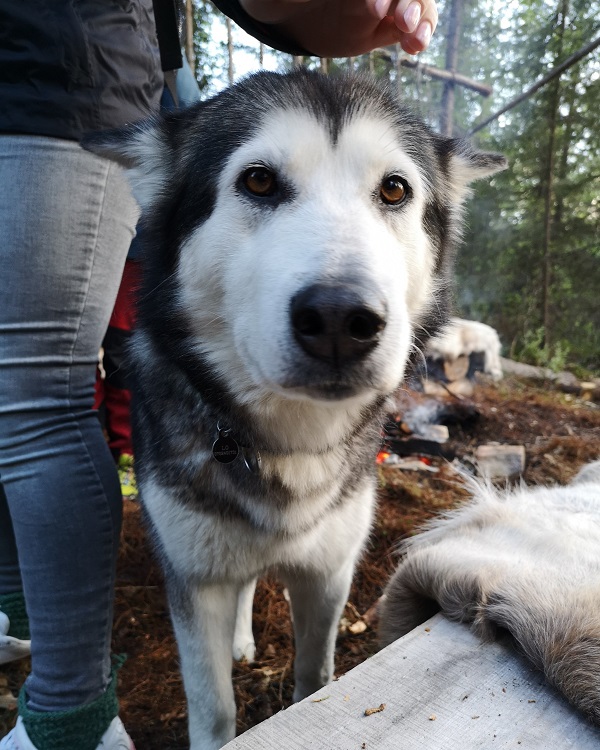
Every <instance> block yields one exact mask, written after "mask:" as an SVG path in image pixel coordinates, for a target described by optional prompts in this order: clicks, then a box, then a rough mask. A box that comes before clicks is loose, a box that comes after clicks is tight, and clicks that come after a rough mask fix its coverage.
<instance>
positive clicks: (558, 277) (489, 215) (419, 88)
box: [180, 0, 600, 376]
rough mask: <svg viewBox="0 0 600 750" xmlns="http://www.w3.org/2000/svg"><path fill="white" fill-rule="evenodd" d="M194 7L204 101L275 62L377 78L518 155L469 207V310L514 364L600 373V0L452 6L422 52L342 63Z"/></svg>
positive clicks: (436, 119)
mask: <svg viewBox="0 0 600 750" xmlns="http://www.w3.org/2000/svg"><path fill="white" fill-rule="evenodd" d="M180 2H181V4H182V11H183V17H184V18H186V23H185V27H184V29H183V30H182V37H183V38H184V40H186V45H185V46H186V54H187V56H188V59H189V60H190V63H191V65H192V68H193V70H194V72H195V75H196V78H197V80H198V84H199V86H200V89H201V92H202V95H203V96H208V95H210V94H212V93H215V92H216V91H218V90H219V89H221V88H223V87H224V86H226V85H227V84H228V83H231V82H233V81H234V80H236V79H237V78H238V77H240V76H241V75H245V74H247V73H249V72H251V71H252V70H258V69H260V68H262V67H267V68H269V69H271V70H287V69H290V68H291V67H292V66H293V65H298V64H303V65H306V66H308V67H311V68H321V69H323V70H324V71H325V72H334V71H335V70H336V69H354V70H366V71H370V72H371V73H373V74H374V75H376V76H378V77H380V78H383V79H386V80H388V81H389V82H390V83H391V84H392V85H393V86H394V87H395V88H396V89H397V91H398V93H399V95H400V97H401V98H402V99H403V100H404V101H405V102H409V103H410V104H411V105H412V106H413V108H414V109H415V110H416V111H417V112H419V113H420V114H421V115H422V117H423V118H424V119H425V120H426V121H427V122H429V124H430V125H432V127H434V128H435V129H437V130H440V131H441V132H444V133H445V134H447V135H452V136H456V137H461V136H469V137H472V138H473V140H474V141H475V143H476V144H477V146H479V147H480V148H482V149H486V150H493V151H500V152H502V153H504V154H505V155H506V156H507V157H508V160H509V163H510V168H509V170H507V171H506V172H504V173H502V174H500V175H498V176H496V177H495V178H494V179H492V180H491V181H489V182H483V183H481V184H478V185H477V186H476V188H475V193H474V197H473V199H472V200H471V202H470V204H469V212H468V216H467V224H466V229H465V241H464V243H463V245H462V247H461V249H460V252H459V256H458V264H457V275H456V280H455V307H456V311H457V312H458V314H459V315H461V316H462V317H466V318H470V319H474V320H481V321H483V322H486V323H488V324H490V325H492V326H494V327H495V328H496V329H497V330H498V332H499V334H500V338H501V340H502V342H503V348H504V352H503V353H504V354H505V355H506V356H510V357H513V358H516V359H521V360H523V361H526V362H529V363H531V364H537V365H544V366H549V367H551V368H553V369H556V370H559V369H571V370H574V371H575V372H576V373H578V374H579V375H581V376H586V375H589V374H590V373H598V372H599V371H600V0H509V2H507V3H504V4H502V3H498V4H497V3H494V2H492V0H439V3H438V7H439V10H440V22H439V26H438V29H437V31H436V33H435V35H434V37H433V40H432V44H431V46H430V48H429V49H428V50H427V52H425V53H423V54H421V55H419V56H418V58H410V57H408V56H407V55H405V54H404V53H403V52H402V50H401V49H400V48H399V46H397V47H387V48H385V49H379V50H375V51H374V52H372V53H371V54H369V55H364V56H361V57H356V58H347V59H335V60H330V59H321V60H320V59H318V58H292V57H291V56H290V55H285V54H282V53H277V52H274V51H272V50H270V49H268V48H265V47H264V46H263V45H260V44H259V43H258V42H256V41H255V40H253V39H252V38H251V37H249V36H248V35H247V34H245V33H244V32H242V31H241V30H240V29H238V28H237V27H235V25H234V24H232V22H231V21H229V19H226V18H225V17H224V16H222V15H221V14H220V13H219V12H218V11H217V10H216V9H215V8H214V6H213V5H212V4H211V3H210V2H208V1H207V0H180ZM581 51H583V52H584V54H583V55H582V56H581V58H580V59H579V60H578V61H577V62H575V63H574V64H569V61H570V60H571V58H573V57H576V53H578V52H581ZM415 61H418V65H416V66H415ZM565 61H566V62H567V64H568V65H567V66H566V67H565V69H564V70H563V71H562V72H561V73H560V74H559V75H555V76H554V77H551V78H550V80H548V82H547V83H545V84H544V85H542V86H540V87H539V88H537V90H535V91H533V92H532V93H530V94H529V95H528V96H526V97H524V98H523V100H522V101H520V102H519V103H518V104H516V106H512V107H511V108H509V109H507V110H506V111H505V112H504V113H503V114H500V115H499V116H496V117H494V118H493V119H492V120H491V122H489V123H488V124H485V121H486V120H487V119H488V118H490V117H491V116H493V115H494V114H497V113H498V112H500V111H501V110H503V109H504V108H506V107H508V106H510V105H511V104H513V103H514V101H515V99H517V98H518V97H519V96H520V95H521V94H523V93H524V92H525V93H526V92H528V90H529V89H531V88H535V84H536V83H539V82H541V81H543V80H544V79H545V78H546V77H547V76H548V74H549V73H551V72H552V71H553V70H555V69H556V68H557V67H558V66H560V65H561V63H563V62H565ZM448 71H450V74H449V75H448ZM478 125H483V127H481V128H480V129H477V128H478ZM476 129H477V130H476ZM474 130H476V132H473V131H474Z"/></svg>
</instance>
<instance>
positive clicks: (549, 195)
mask: <svg viewBox="0 0 600 750" xmlns="http://www.w3.org/2000/svg"><path fill="white" fill-rule="evenodd" d="M568 9H569V0H560V6H559V9H558V20H557V27H558V34H559V35H558V50H557V52H556V57H555V60H556V61H558V60H560V58H561V57H562V50H563V40H564V33H565V22H566V16H567V13H568ZM559 107H560V76H557V77H556V78H555V79H554V81H553V85H552V89H551V91H550V102H549V109H548V157H547V160H546V170H545V180H544V182H545V193H544V232H543V239H542V303H541V304H542V325H543V327H544V341H543V345H544V347H546V348H547V347H549V346H550V344H551V340H552V335H551V334H552V330H551V329H552V319H551V310H550V308H551V296H552V295H551V284H552V206H553V204H554V165H555V151H556V125H557V121H558V109H559Z"/></svg>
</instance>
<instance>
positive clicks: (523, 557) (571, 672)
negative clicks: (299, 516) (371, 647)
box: [379, 461, 600, 725]
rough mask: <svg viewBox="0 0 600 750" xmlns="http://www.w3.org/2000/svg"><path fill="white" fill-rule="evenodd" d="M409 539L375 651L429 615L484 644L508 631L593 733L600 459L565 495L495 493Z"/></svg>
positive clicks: (485, 487) (481, 493) (597, 719)
mask: <svg viewBox="0 0 600 750" xmlns="http://www.w3.org/2000/svg"><path fill="white" fill-rule="evenodd" d="M471 483H472V492H473V497H472V500H471V501H470V502H469V503H468V504H467V505H465V506H464V507H462V508H460V509H459V510H457V511H454V512H451V513H449V514H447V515H445V516H444V517H441V518H439V519H437V520H435V521H433V522H432V523H430V524H429V526H428V527H427V528H426V529H425V530H424V531H423V532H422V533H420V534H418V535H417V536H415V537H413V538H412V539H410V540H408V541H407V542H406V543H405V545H404V548H403V559H402V561H401V563H400V565H399V567H398V569H397V570H396V572H395V574H394V575H393V577H392V578H391V580H390V582H389V583H388V585H387V588H386V591H385V594H384V598H383V601H382V605H381V619H380V631H379V632H380V640H381V643H382V645H387V644H389V643H390V642H391V641H393V640H394V639H396V638H399V637H400V636H402V635H404V634H405V633H407V632H408V631H409V630H411V629H412V628H414V627H416V626H417V625H419V624H420V623H422V622H424V621H425V620H426V619H428V618H429V617H430V616H432V615H433V614H434V613H435V612H437V611H440V610H441V611H442V612H443V614H445V615H446V616H447V617H449V618H450V619H452V620H457V621H460V622H466V623H471V624H472V627H473V629H474V630H475V632H477V633H478V634H479V635H480V636H481V637H483V638H484V639H491V638H493V637H494V635H495V634H496V632H497V631H498V630H499V629H502V631H508V633H510V635H511V636H512V638H513V639H514V641H515V643H516V644H517V646H518V647H519V649H520V650H521V651H522V652H523V653H524V654H525V656H526V657H527V658H528V659H529V660H530V661H531V662H533V664H534V665H535V666H536V667H538V668H539V669H541V670H542V671H543V672H544V674H545V676H546V678H547V679H548V681H549V682H550V683H551V684H552V685H554V686H555V687H556V688H558V690H560V691H561V692H562V693H563V694H564V696H565V697H566V698H567V699H568V700H569V701H570V702H571V703H572V704H573V705H574V706H575V707H576V708H578V709H579V710H580V711H582V712H583V713H584V714H585V715H586V716H587V717H588V718H589V719H591V720H592V721H593V723H594V724H597V725H600V461H596V462H594V463H593V464H590V465H588V466H586V467H584V468H583V469H582V470H581V472H580V473H579V474H578V475H577V476H576V477H575V479H574V480H573V482H571V484H569V485H567V486H565V487H536V488H526V487H521V488H520V489H517V490H515V491H498V490H495V489H494V488H493V487H492V486H491V485H490V484H481V483H476V482H475V481H474V480H471Z"/></svg>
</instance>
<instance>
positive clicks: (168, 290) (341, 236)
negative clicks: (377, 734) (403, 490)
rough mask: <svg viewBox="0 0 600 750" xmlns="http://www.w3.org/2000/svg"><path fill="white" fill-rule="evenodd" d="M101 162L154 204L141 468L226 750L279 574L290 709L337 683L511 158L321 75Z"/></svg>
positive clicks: (237, 102) (270, 85)
mask: <svg viewBox="0 0 600 750" xmlns="http://www.w3.org/2000/svg"><path fill="white" fill-rule="evenodd" d="M87 147H88V148H89V149H90V150H93V151H95V152H96V153H98V154H102V155H104V156H108V157H111V158H113V159H116V160H118V161H120V163H122V164H123V165H124V166H125V167H126V168H127V169H128V170H129V176H130V180H131V184H132V187H133V190H134V193H135V195H136V197H137V199H138V202H139V204H140V206H141V208H142V236H143V237H144V241H145V243H146V256H145V261H146V264H145V265H146V268H145V281H144V285H143V289H142V291H141V300H140V306H139V320H138V327H137V331H136V333H135V335H134V343H133V349H132V359H133V363H132V369H133V376H134V381H133V390H134V407H133V408H134V430H135V451H136V470H137V474H138V481H139V486H140V490H141V497H142V500H143V504H144V508H145V511H146V514H147V517H148V520H149V524H150V528H151V530H152V534H153V537H154V542H155V545H156V549H157V550H158V554H159V556H160V558H161V560H162V564H163V567H164V570H165V576H166V582H167V588H168V595H169V602H170V607H171V613H172V619H173V623H174V628H175V633H176V636H177V640H178V645H179V650H180V655H181V665H182V671H183V678H184V684H185V690H186V694H187V700H188V709H189V731H190V742H191V747H192V748H193V750H213V749H215V748H218V747H220V746H221V745H223V744H224V743H226V742H227V741H228V740H230V739H231V738H232V737H233V736H234V730H235V704H234V697H233V689H232V684H231V659H232V653H233V648H234V635H235V653H236V655H238V656H240V655H246V656H248V657H250V658H251V657H252V656H253V651H254V642H253V638H252V631H251V617H250V614H249V607H250V606H251V601H252V592H253V586H254V581H255V579H256V577H257V576H260V575H261V574H263V573H264V572H265V571H266V570H273V571H275V572H276V573H277V574H278V575H279V576H280V577H281V578H282V579H283V581H284V582H285V584H286V585H287V587H288V589H289V593H290V597H291V608H292V615H293V621H294V631H295V642H296V660H295V692H294V699H295V700H300V699H301V698H303V697H305V696H306V695H309V694H310V693H312V692H314V691H315V690H317V689H318V688H320V687H321V686H322V685H324V684H325V683H326V682H328V681H329V680H331V678H332V675H333V656H334V642H335V636H336V631H337V626H338V620H339V617H340V614H341V612H342V609H343V607H344V605H345V603H346V599H347V595H348V590H349V586H350V581H351V578H352V573H353V569H354V566H355V563H356V560H357V558H358V556H359V555H360V553H361V550H362V549H363V546H364V544H365V540H366V538H367V536H368V534H369V529H370V526H371V520H372V516H373V509H374V503H375V478H374V456H375V453H376V451H377V447H378V444H379V441H380V436H379V425H380V418H381V413H382V408H383V404H384V401H385V399H386V397H387V396H388V395H389V394H390V393H392V392H393V391H394V390H395V389H396V388H397V387H398V385H399V383H400V382H401V380H402V377H403V373H404V370H405V366H406V363H407V360H408V359H409V355H410V354H411V351H412V350H413V349H414V348H415V343H414V342H415V339H420V340H425V338H426V336H427V334H428V332H429V329H430V328H435V327H436V326H437V325H438V324H439V323H440V322H441V320H443V317H444V311H445V307H446V301H445V300H446V296H447V287H448V277H449V274H450V269H451V260H452V252H453V244H454V242H455V240H456V239H457V235H458V233H459V224H460V212H461V211H460V207H461V204H462V203H463V201H464V199H465V197H466V196H467V194H468V187H467V186H468V183H469V182H470V181H472V180H474V179H477V178H481V177H485V176H487V175H491V174H493V173H494V172H496V171H498V170H500V169H502V168H504V166H505V161H504V158H503V157H502V156H499V155H497V154H484V153H478V152H476V151H474V150H473V149H472V148H471V147H470V146H469V145H468V144H467V143H464V142H462V141H458V140H448V139H444V138H441V137H440V136H437V135H435V134H434V133H433V132H432V131H431V130H430V129H429V128H428V127H427V126H426V125H424V124H423V123H422V122H421V121H420V120H419V119H417V118H416V117H414V116H413V115H412V114H411V113H410V112H409V111H407V110H406V109H404V108H403V107H402V106H400V105H399V104H398V103H397V101H396V100H395V98H394V97H393V95H391V94H389V93H387V92H386V91H384V90H382V89H381V88H379V87H378V86H377V85H376V84H375V83H373V82H372V81H370V80H366V79H362V78H358V77H344V78H337V79H333V78H329V77H325V76H322V75H320V74H316V73H309V72H306V71H298V72H293V73H291V74H287V75H280V74H275V73H259V74H257V75H254V76H251V77H249V78H247V79H246V80H244V81H243V82H241V83H240V84H238V85H235V86H233V87H232V88H230V89H228V90H226V91H224V92H222V93H220V94H218V95H217V96H215V97H214V98H212V99H210V100H208V101H205V102H202V103H199V104H198V105H195V106H193V107H191V108H190V109H188V110H185V111H182V112H179V113H175V114H167V115H164V116H162V117H161V118H160V119H157V120H154V121H151V122H148V123H145V124H142V125H139V126H135V127H132V128H129V129H126V130H124V131H122V132H117V133H110V134H105V135H103V136H101V137H96V138H91V139H90V140H88V142H87ZM238 604H239V605H240V606H239V607H238ZM238 609H239V610H240V614H239V616H238V625H237V628H236V612H237V611H238Z"/></svg>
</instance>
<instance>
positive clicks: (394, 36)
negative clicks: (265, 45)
mask: <svg viewBox="0 0 600 750" xmlns="http://www.w3.org/2000/svg"><path fill="white" fill-rule="evenodd" d="M240 4H241V5H242V7H243V8H244V10H245V11H246V12H247V13H248V14H249V15H251V16H252V17H253V18H255V19H256V20H257V21H261V22H262V23H268V24H275V25H277V26H279V27H281V29H282V31H284V32H285V33H286V34H288V35H289V36H290V37H292V38H293V39H294V40H295V41H296V42H297V43H298V44H299V45H301V46H302V47H304V48H305V49H307V50H309V51H310V52H312V53H313V54H315V55H319V56H321V57H348V56H353V55H360V54H363V53H364V52H369V51H370V50H372V49H375V48H376V47H385V46H387V45H389V44H395V43H396V42H400V44H401V46H402V49H404V51H405V52H408V53H409V54H411V55H414V54H417V53H418V52H422V51H423V50H425V49H427V47H428V45H429V41H430V39H431V35H432V34H433V32H434V31H435V27H436V25H437V20H438V13H437V7H436V3H435V0H240Z"/></svg>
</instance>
